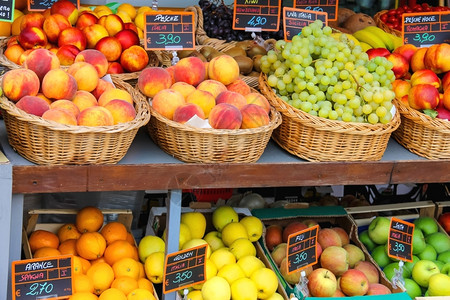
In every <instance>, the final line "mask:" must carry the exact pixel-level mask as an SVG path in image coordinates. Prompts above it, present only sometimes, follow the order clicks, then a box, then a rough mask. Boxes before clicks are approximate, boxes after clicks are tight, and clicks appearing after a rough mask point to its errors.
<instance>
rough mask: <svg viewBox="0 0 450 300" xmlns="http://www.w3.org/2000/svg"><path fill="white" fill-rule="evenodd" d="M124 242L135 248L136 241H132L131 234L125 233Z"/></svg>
mask: <svg viewBox="0 0 450 300" xmlns="http://www.w3.org/2000/svg"><path fill="white" fill-rule="evenodd" d="M126 241H127V242H128V243H130V244H131V245H133V246H136V241H135V240H134V236H133V234H132V233H130V232H127V238H126Z"/></svg>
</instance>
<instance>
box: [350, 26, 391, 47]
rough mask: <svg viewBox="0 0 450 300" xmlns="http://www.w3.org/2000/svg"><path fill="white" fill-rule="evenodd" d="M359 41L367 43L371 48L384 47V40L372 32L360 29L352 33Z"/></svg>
mask: <svg viewBox="0 0 450 300" xmlns="http://www.w3.org/2000/svg"><path fill="white" fill-rule="evenodd" d="M353 36H354V37H355V38H357V39H358V40H359V41H360V42H364V43H367V44H369V45H370V46H371V47H372V48H386V45H385V44H384V42H383V41H382V40H381V39H380V38H379V37H378V36H376V35H375V34H373V33H372V32H369V31H367V30H364V29H361V30H358V31H356V32H354V33H353Z"/></svg>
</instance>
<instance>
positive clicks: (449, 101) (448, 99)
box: [440, 89, 450, 110]
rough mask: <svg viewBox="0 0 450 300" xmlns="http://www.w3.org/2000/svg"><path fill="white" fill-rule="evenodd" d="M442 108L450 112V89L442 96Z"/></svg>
mask: <svg viewBox="0 0 450 300" xmlns="http://www.w3.org/2000/svg"><path fill="white" fill-rule="evenodd" d="M440 104H441V103H440ZM442 106H443V107H445V108H446V109H448V110H450V89H447V90H445V92H444V94H443V95H442Z"/></svg>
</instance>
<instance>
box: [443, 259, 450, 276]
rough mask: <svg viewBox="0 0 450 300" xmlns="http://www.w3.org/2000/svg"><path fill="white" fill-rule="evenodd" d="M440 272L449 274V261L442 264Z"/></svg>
mask: <svg viewBox="0 0 450 300" xmlns="http://www.w3.org/2000/svg"><path fill="white" fill-rule="evenodd" d="M441 273H442V274H447V275H449V276H450V262H448V263H446V264H444V265H443V266H442V268H441Z"/></svg>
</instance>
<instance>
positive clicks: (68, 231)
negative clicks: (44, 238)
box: [57, 223, 81, 243]
mask: <svg viewBox="0 0 450 300" xmlns="http://www.w3.org/2000/svg"><path fill="white" fill-rule="evenodd" d="M57 234H58V238H59V242H60V243H62V242H64V241H65V240H70V239H78V238H79V237H80V236H81V233H80V232H79V231H78V229H77V227H76V226H75V224H72V223H68V224H64V225H63V226H61V227H60V228H59V229H58V233H57Z"/></svg>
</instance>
